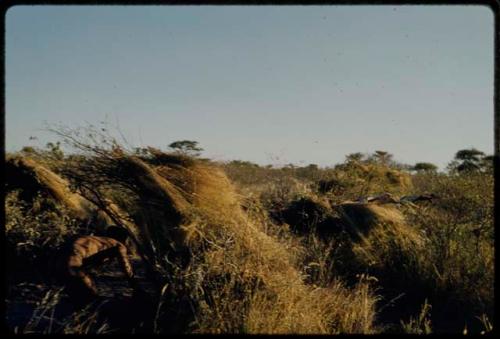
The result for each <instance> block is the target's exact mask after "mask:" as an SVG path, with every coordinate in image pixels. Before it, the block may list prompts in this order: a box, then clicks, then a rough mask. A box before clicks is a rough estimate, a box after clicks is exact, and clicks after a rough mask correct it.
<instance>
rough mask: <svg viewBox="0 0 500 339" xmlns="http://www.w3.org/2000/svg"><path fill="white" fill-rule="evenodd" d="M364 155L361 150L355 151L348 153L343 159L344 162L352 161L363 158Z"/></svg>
mask: <svg viewBox="0 0 500 339" xmlns="http://www.w3.org/2000/svg"><path fill="white" fill-rule="evenodd" d="M364 157H365V155H364V154H363V153H361V152H356V153H350V154H348V155H346V156H345V161H346V162H352V161H358V162H359V161H362V160H363V159H364Z"/></svg>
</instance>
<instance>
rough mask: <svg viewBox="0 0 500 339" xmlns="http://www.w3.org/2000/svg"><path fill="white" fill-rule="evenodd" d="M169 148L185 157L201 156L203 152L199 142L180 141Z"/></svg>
mask: <svg viewBox="0 0 500 339" xmlns="http://www.w3.org/2000/svg"><path fill="white" fill-rule="evenodd" d="M168 147H170V148H172V149H174V150H175V151H176V152H179V153H181V154H183V155H191V156H195V157H197V156H199V155H200V154H201V152H203V148H201V147H199V146H198V141H192V140H179V141H174V142H173V143H171V144H170V145H168Z"/></svg>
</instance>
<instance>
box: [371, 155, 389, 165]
mask: <svg viewBox="0 0 500 339" xmlns="http://www.w3.org/2000/svg"><path fill="white" fill-rule="evenodd" d="M392 158H393V155H392V154H391V153H389V152H386V151H375V153H374V154H373V155H371V156H370V158H369V160H371V161H374V162H377V163H380V164H382V165H386V166H389V165H392V164H393V161H392Z"/></svg>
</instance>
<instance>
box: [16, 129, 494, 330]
mask: <svg viewBox="0 0 500 339" xmlns="http://www.w3.org/2000/svg"><path fill="white" fill-rule="evenodd" d="M61 136H62V137H67V139H68V141H69V142H70V143H71V144H72V145H73V146H74V147H75V148H76V149H77V150H78V151H80V152H81V153H80V154H79V155H78V156H74V157H71V158H67V159H65V160H64V161H61V162H60V163H58V167H57V174H56V173H55V172H54V171H51V170H50V169H49V167H48V166H46V165H44V166H42V165H41V162H40V164H39V165H37V164H36V163H35V160H32V161H31V162H30V160H27V161H25V160H16V161H13V162H12V164H13V165H14V166H13V167H12V168H14V169H15V171H18V172H20V170H19V169H20V168H21V167H22V168H30V170H29V173H30V174H29V175H28V176H29V177H31V178H36V182H38V186H37V187H38V188H37V190H41V191H45V192H46V193H47V194H48V195H49V196H50V197H51V199H52V200H54V201H55V202H56V203H57V204H56V205H58V206H59V207H58V208H57V209H60V210H61V211H63V210H69V211H74V210H78V204H77V202H82V201H83V202H84V203H82V204H87V205H88V206H91V208H89V210H92V209H93V210H95V209H96V208H98V209H100V210H101V212H100V213H105V215H106V218H108V219H106V220H111V221H112V222H113V223H117V224H121V225H123V226H124V227H127V228H128V229H129V230H130V231H131V233H132V234H133V236H134V241H135V244H136V245H137V249H138V252H139V254H140V255H141V256H142V257H143V259H144V262H145V265H146V266H147V268H148V270H149V271H150V272H152V280H153V281H154V283H155V284H156V288H157V295H155V296H154V297H157V298H158V303H159V305H160V307H159V308H158V309H157V310H155V312H156V316H155V319H154V323H155V326H154V330H155V331H156V332H162V333H179V332H182V333H269V334H272V333H301V334H302V333H304V334H305V333H315V334H322V333H323V334H335V333H365V334H366V333H377V332H380V331H387V330H388V327H386V325H388V324H389V323H391V324H393V325H394V324H396V325H395V326H399V327H397V328H396V331H399V332H411V333H428V332H430V331H433V332H439V330H442V329H447V328H454V329H455V327H456V323H458V322H461V323H460V325H459V326H460V327H461V328H460V331H461V330H462V325H463V322H462V320H463V319H466V320H467V321H468V324H470V323H471V320H470V319H471V317H474V316H479V315H482V316H483V318H481V319H482V320H477V321H476V322H477V323H482V324H483V325H481V326H484V327H485V328H486V326H487V325H488V324H489V322H488V320H487V319H488V317H491V315H492V301H493V298H492V282H493V278H492V277H493V274H492V273H493V269H492V267H493V263H494V248H493V246H492V238H491V235H492V234H493V233H492V223H491V224H490V222H491V215H490V214H489V213H490V212H491V206H490V205H491V204H492V202H490V200H492V198H491V196H489V195H488V196H487V197H484V196H480V194H476V193H478V192H477V190H476V191H474V189H475V185H476V183H480V185H479V187H481V189H483V188H484V189H486V188H488V187H489V185H490V183H489V181H488V180H490V179H489V178H483V177H481V178H476V177H474V178H472V177H471V178H467V179H466V178H452V177H436V178H422V177H419V176H416V177H413V178H412V177H411V176H410V175H409V174H408V173H404V172H402V171H399V170H396V169H394V168H389V167H388V166H386V165H382V164H379V163H356V162H348V163H346V164H344V165H342V166H339V167H338V168H337V167H336V168H335V169H327V170H324V171H323V172H322V171H321V170H319V169H317V168H314V167H311V166H309V167H307V168H305V169H286V170H285V169H270V168H261V167H259V166H255V165H248V166H250V167H248V166H247V167H245V166H246V165H245V166H242V165H241V164H239V165H238V166H233V165H232V166H229V167H227V165H224V166H225V168H226V169H227V168H229V169H230V171H229V172H230V176H231V179H232V180H229V179H228V177H227V176H226V174H225V171H224V169H223V168H224V167H221V166H220V165H217V164H215V163H212V162H210V161H202V160H198V159H193V158H189V157H185V156H179V155H173V154H168V153H164V152H161V151H159V150H156V149H153V148H149V149H147V150H146V151H144V150H143V151H142V153H141V154H137V153H134V152H133V151H127V150H126V149H124V148H122V147H121V146H120V145H118V144H117V143H116V142H114V141H110V142H107V143H106V142H102V143H94V144H91V143H87V142H84V141H81V140H79V139H78V138H76V137H74V136H71V135H68V134H65V133H62V135H61ZM36 162H38V159H37V160H36ZM19 164H22V165H19ZM41 168H44V169H41ZM52 169H55V168H52ZM239 171H241V172H239ZM21 172H22V171H21ZM240 173H243V174H245V175H243V174H241V177H242V178H243V177H244V180H243V179H242V180H243V181H242V184H241V185H239V184H237V185H236V186H235V185H234V184H233V182H238V177H239V176H240ZM248 173H251V174H252V175H253V177H251V176H250V178H255V182H252V180H251V179H250V178H249V177H248V176H247V175H246V174H248ZM63 178H64V179H63ZM333 179H335V182H334V183H333V184H332V186H331V187H330V188H332V187H333V189H330V188H328V189H326V188H325V187H327V186H328V185H326V186H324V187H323V188H322V189H321V190H322V191H321V190H320V189H319V184H318V180H333ZM266 180H267V181H266ZM433 185H434V186H433ZM69 187H75V189H74V190H73V189H70V188H69ZM463 187H465V188H466V191H467V193H465V194H464V193H463V192H464V191H463ZM488 189H489V188H488ZM382 192H390V193H393V194H395V195H402V194H411V193H415V192H417V193H420V192H422V193H424V192H435V193H438V195H444V196H445V198H444V199H442V200H441V201H439V202H438V203H437V205H436V206H426V205H422V206H417V205H415V206H410V205H408V206H396V205H377V204H374V203H368V204H361V203H345V201H346V200H355V199H357V198H358V197H359V196H363V195H371V194H379V193H382ZM469 192H474V194H472V193H470V194H469ZM443 193H445V194H443ZM15 194H17V193H15V192H13V193H11V195H10V196H9V203H8V206H7V207H8V208H9V213H10V216H9V218H10V219H9V220H8V224H9V230H10V231H9V232H10V233H9V237H11V238H10V239H22V238H23V237H25V238H29V237H30V236H31V235H29V234H27V233H23V232H24V231H22V232H21V227H20V226H19V225H22V224H23V222H25V221H27V220H29V215H27V213H26V209H27V208H32V207H26V208H24V207H22V208H21V207H19V206H20V202H19V201H18V200H19V199H18V198H17V196H15ZM41 199H44V198H43V197H39V198H36V199H34V200H33V201H35V202H36V201H39V200H41ZM87 201H90V202H87ZM464 201H465V202H466V203H467V204H468V206H464ZM27 204H28V203H27ZM94 206H95V207H94ZM42 209H43V208H41V210H42ZM41 210H40V211H41ZM287 210H288V211H292V212H294V213H295V212H300V213H298V214H297V213H295V214H294V215H293V216H292V218H289V219H288V221H286V223H281V222H283V221H284V220H283V212H284V211H287ZM303 212H304V213H303ZM62 213H63V214H64V213H65V212H62ZM68 213H74V212H68ZM285 214H286V213H285ZM292 214H293V213H292ZM270 216H272V217H270ZM47 220H49V219H47ZM50 220H53V219H50ZM280 221H281V222H280ZM37 222H38V223H39V221H36V220H32V222H31V223H30V224H29V225H30V229H36V228H37V227H38V229H41V228H40V227H41V226H40V225H43V224H40V225H38V226H37V225H35V224H36V223H37ZM304 226H306V227H304ZM318 226H320V227H319V228H318ZM477 226H481V227H482V228H481V230H482V231H481V232H482V233H481V234H479V235H478V236H477V239H476V241H471V239H475V238H473V237H472V234H476V233H474V232H476V228H475V227H477ZM294 227H303V228H304V229H305V231H304V232H297V233H296V232H290V230H293V229H294ZM332 228H338V229H337V231H338V232H337V233H335V234H333V233H328V232H325V234H328V236H325V234H323V235H322V234H320V233H318V232H317V230H318V229H320V230H322V231H324V230H329V229H330V230H331V229H332ZM14 230H15V232H14ZM314 230H316V232H313V231H314ZM483 231H484V232H483ZM38 238H39V239H43V235H41V234H39V235H38ZM38 238H37V239H38ZM13 241H14V240H13ZM16 241H17V240H15V241H14V242H16ZM17 242H18V243H19V242H20V240H19V241H17ZM408 286H411V287H412V288H411V289H409V288H408ZM160 291H161V293H160ZM375 294H380V295H375ZM400 294H404V295H405V299H404V301H403V302H402V303H399V304H397V302H394V304H397V305H396V306H395V311H394V312H393V313H394V314H395V316H394V315H392V318H391V317H390V316H388V315H387V314H385V313H386V310H385V308H386V306H387V303H388V302H389V300H388V299H393V298H394V297H395V296H398V295H400ZM394 300H397V298H394ZM402 300H403V299H402ZM441 300H443V302H442V303H441ZM422 305H427V306H425V307H424V308H421V307H422ZM429 305H432V311H433V312H432V315H431V314H429V310H430V306H429ZM450 305H451V306H450ZM387 308H389V307H387ZM462 308H463V309H465V310H466V311H464V313H463V314H455V313H453V316H450V317H455V316H456V319H458V320H453V319H452V322H453V321H455V322H456V323H453V324H452V325H453V326H455V327H446V326H448V325H449V324H446V323H445V321H444V320H443V319H444V318H446V315H447V314H449V312H453V311H454V310H460V309H462ZM381 310H384V314H382V315H383V317H380V315H381V313H380V312H381ZM440 315H443V316H441V317H440ZM478 319H479V318H478ZM485 319H486V320H485ZM485 324H486V325H485ZM490 325H491V324H490ZM74 326H75V329H77V328H78V325H76V324H75V325H74ZM431 327H432V328H431ZM471 328H472V327H469V330H471ZM392 330H394V327H392ZM77 331H80V330H77ZM82 331H84V332H85V330H82Z"/></svg>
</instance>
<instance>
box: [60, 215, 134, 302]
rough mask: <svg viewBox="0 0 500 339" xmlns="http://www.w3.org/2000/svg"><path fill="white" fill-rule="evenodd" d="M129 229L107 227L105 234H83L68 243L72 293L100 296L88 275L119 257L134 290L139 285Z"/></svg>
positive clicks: (67, 260)
mask: <svg viewBox="0 0 500 339" xmlns="http://www.w3.org/2000/svg"><path fill="white" fill-rule="evenodd" d="M128 236H129V235H128V232H127V230H126V229H124V228H122V227H118V226H115V225H110V226H108V228H107V230H106V236H93V235H88V236H80V237H78V238H76V239H74V240H73V241H71V242H70V243H69V244H68V247H67V248H66V250H67V252H66V255H65V258H64V259H63V260H64V262H65V267H64V269H65V273H66V276H67V278H68V284H67V285H68V288H69V291H68V292H69V294H70V295H73V296H74V297H77V298H79V299H89V298H95V297H97V296H98V293H97V288H96V285H95V283H94V281H93V280H92V278H91V276H90V275H89V273H88V272H89V270H90V269H91V268H96V267H98V266H100V265H102V264H103V263H105V262H107V261H110V260H113V259H116V260H118V262H119V264H120V268H121V270H122V271H123V273H124V274H125V275H126V277H127V280H128V282H129V284H130V285H131V287H132V288H134V290H136V289H137V288H138V285H137V282H136V280H135V278H134V272H133V270H132V265H131V264H130V261H129V259H128V253H127V247H126V245H125V243H126V240H127V238H128Z"/></svg>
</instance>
